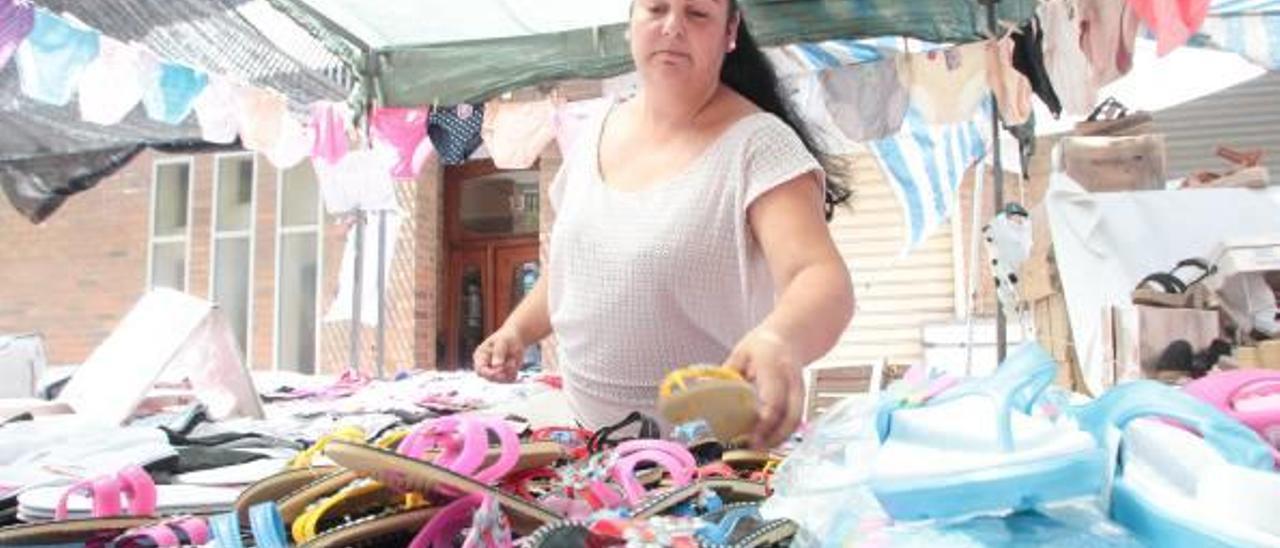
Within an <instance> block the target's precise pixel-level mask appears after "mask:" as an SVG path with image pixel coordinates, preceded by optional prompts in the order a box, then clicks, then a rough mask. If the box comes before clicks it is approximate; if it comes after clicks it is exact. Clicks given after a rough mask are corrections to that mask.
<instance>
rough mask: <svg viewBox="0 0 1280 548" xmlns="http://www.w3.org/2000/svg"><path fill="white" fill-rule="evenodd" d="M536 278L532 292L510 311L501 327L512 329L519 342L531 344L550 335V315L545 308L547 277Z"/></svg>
mask: <svg viewBox="0 0 1280 548" xmlns="http://www.w3.org/2000/svg"><path fill="white" fill-rule="evenodd" d="M543 274H544V275H542V276H539V277H538V281H537V282H536V283H534V284H533V290H532V291H530V292H529V293H528V294H527V295H525V296H524V299H522V300H521V301H520V304H519V305H518V306H516V309H515V310H513V311H511V315H510V316H507V320H506V321H505V322H503V324H502V327H503V328H507V329H514V330H515V331H516V333H519V334H520V340H523V341H525V342H526V343H528V344H533V343H536V342H538V341H541V340H542V339H545V338H547V336H548V335H550V334H551V313H550V311H549V308H548V307H547V276H546V275H545V272H544V273H543Z"/></svg>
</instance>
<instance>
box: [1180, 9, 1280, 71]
mask: <svg viewBox="0 0 1280 548" xmlns="http://www.w3.org/2000/svg"><path fill="white" fill-rule="evenodd" d="M1199 34H1200V35H1201V36H1202V37H1203V38H1204V39H1205V40H1206V41H1207V43H1208V44H1207V45H1209V46H1211V47H1214V48H1217V49H1221V50H1225V51H1230V52H1233V53H1237V54H1239V55H1240V56H1242V57H1244V58H1245V59H1248V60H1249V61H1251V62H1253V63H1257V64H1258V65H1259V66H1262V67H1266V68H1268V69H1270V70H1280V13H1275V14H1269V15H1239V16H1232V15H1228V16H1216V15H1210V16H1209V17H1207V18H1206V19H1205V22H1204V25H1203V26H1201V27H1200V33H1199Z"/></svg>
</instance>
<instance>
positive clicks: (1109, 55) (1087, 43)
mask: <svg viewBox="0 0 1280 548" xmlns="http://www.w3.org/2000/svg"><path fill="white" fill-rule="evenodd" d="M1078 1H1079V6H1080V46H1081V47H1082V48H1083V49H1084V54H1085V57H1087V58H1088V59H1089V65H1090V66H1092V67H1093V85H1095V86H1097V87H1102V86H1105V85H1107V84H1110V83H1111V82H1114V81H1115V80H1116V79H1117V78H1120V77H1121V76H1124V75H1125V74H1128V73H1129V69H1131V68H1133V43H1134V41H1135V40H1136V39H1137V37H1138V13H1137V12H1136V11H1135V10H1134V9H1133V7H1132V6H1130V5H1129V3H1128V2H1118V1H1116V0H1078Z"/></svg>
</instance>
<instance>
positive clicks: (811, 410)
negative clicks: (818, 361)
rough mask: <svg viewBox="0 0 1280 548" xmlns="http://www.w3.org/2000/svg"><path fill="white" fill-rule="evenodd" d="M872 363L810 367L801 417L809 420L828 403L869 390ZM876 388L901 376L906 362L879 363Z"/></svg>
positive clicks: (820, 413) (828, 407)
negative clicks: (901, 363) (880, 368)
mask: <svg viewBox="0 0 1280 548" xmlns="http://www.w3.org/2000/svg"><path fill="white" fill-rule="evenodd" d="M875 367H876V366H875V365H846V366H837V367H821V368H814V369H812V370H811V372H812V375H813V376H812V378H811V379H810V381H809V387H808V390H807V391H806V394H805V411H804V420H806V421H813V420H814V419H816V418H818V417H819V416H821V415H822V414H823V413H824V412H826V411H827V409H830V408H831V406H832V405H835V404H836V403H838V402H839V401H840V400H842V399H844V398H847V397H849V396H852V395H855V394H866V393H868V392H870V391H871V377H872V371H873V370H874V369H875ZM881 367H882V370H881V374H880V388H881V389H882V390H883V389H884V388H887V387H888V386H889V384H890V383H892V382H893V381H895V380H898V379H901V378H902V376H903V375H904V374H906V372H907V369H908V366H905V365H883V364H882V365H881Z"/></svg>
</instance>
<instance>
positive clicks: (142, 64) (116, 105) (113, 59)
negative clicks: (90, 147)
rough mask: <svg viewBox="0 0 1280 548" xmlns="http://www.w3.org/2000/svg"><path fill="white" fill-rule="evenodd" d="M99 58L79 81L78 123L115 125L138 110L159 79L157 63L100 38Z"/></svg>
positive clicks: (137, 50)
mask: <svg viewBox="0 0 1280 548" xmlns="http://www.w3.org/2000/svg"><path fill="white" fill-rule="evenodd" d="M100 40H101V41H100V42H99V54H98V58H97V59H94V60H93V62H92V63H89V66H88V67H85V69H84V75H83V76H81V77H80V93H79V96H78V97H77V101H78V103H79V104H80V119H82V120H84V121H86V122H93V123H95V124H101V125H104V126H107V125H111V124H115V123H118V122H120V121H121V120H123V119H124V117H125V116H128V115H129V111H131V110H133V107H135V106H138V101H141V100H142V96H143V95H144V94H145V93H146V91H147V90H148V89H150V88H151V87H152V86H153V85H155V82H156V79H157V78H159V76H160V61H159V59H157V58H156V57H155V55H153V54H151V53H150V52H148V51H146V50H143V49H140V48H137V47H134V46H132V45H128V44H124V43H121V42H119V41H116V40H114V39H112V38H110V37H107V36H102V37H100Z"/></svg>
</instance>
